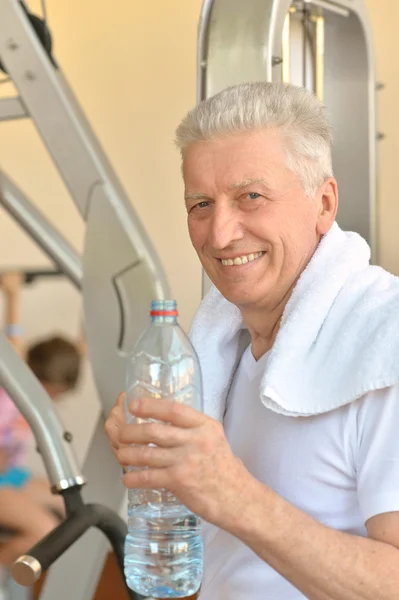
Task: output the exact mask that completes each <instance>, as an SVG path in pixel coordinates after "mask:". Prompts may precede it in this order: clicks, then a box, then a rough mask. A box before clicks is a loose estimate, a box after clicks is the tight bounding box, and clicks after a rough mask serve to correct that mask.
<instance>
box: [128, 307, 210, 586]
mask: <svg viewBox="0 0 399 600" xmlns="http://www.w3.org/2000/svg"><path fill="white" fill-rule="evenodd" d="M150 315H151V324H150V326H149V327H148V329H147V330H146V331H145V332H144V334H143V335H142V336H141V338H140V339H139V341H138V342H137V344H136V346H135V348H134V350H133V352H132V354H131V356H130V357H129V359H128V366H127V393H126V418H127V420H128V422H130V423H134V422H136V423H143V422H146V421H147V420H146V419H136V418H135V417H133V416H132V414H131V413H129V412H128V410H127V407H128V405H129V403H130V402H131V401H132V400H133V399H135V398H143V397H147V398H148V397H153V398H162V399H163V400H164V401H165V402H168V401H171V402H173V401H174V402H180V403H181V404H186V405H188V406H191V407H193V408H195V409H196V410H200V411H202V410H203V402H202V379H201V370H200V366H199V362H198V358H197V355H196V353H195V350H194V348H193V347H192V345H191V343H190V341H189V339H188V337H187V336H186V334H185V333H184V331H183V330H182V329H181V327H180V326H179V324H178V322H177V310H176V302H175V301H174V300H164V301H154V302H152V305H151V313H150ZM147 422H148V421H147ZM202 565H203V544H202V537H201V521H200V519H199V517H197V516H196V515H194V514H193V513H192V512H191V511H190V510H189V509H187V508H186V507H185V506H183V505H182V504H181V503H180V502H179V500H178V499H177V498H176V497H175V496H174V495H173V494H172V493H171V492H169V491H167V490H163V489H160V490H129V491H128V535H127V537H126V543H125V577H126V581H127V584H128V586H129V588H130V589H132V590H134V591H135V592H137V593H138V594H141V595H143V596H154V597H155V598H184V597H185V596H191V595H192V594H195V593H196V592H197V591H198V589H199V587H200V585H201V581H202Z"/></svg>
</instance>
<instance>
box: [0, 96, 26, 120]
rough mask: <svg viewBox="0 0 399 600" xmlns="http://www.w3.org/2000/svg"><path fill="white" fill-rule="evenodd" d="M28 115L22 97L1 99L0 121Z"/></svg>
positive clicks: (22, 117)
mask: <svg viewBox="0 0 399 600" xmlns="http://www.w3.org/2000/svg"><path fill="white" fill-rule="evenodd" d="M27 116H28V113H27V112H26V110H25V107H24V105H23V103H22V101H21V98H1V99H0V121H13V120H14V119H24V118H26V117H27Z"/></svg>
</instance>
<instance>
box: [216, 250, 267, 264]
mask: <svg viewBox="0 0 399 600" xmlns="http://www.w3.org/2000/svg"><path fill="white" fill-rule="evenodd" d="M264 254H265V252H262V251H261V252H251V254H243V255H242V256H236V258H219V260H220V262H221V263H222V265H223V266H224V267H235V266H240V265H246V264H247V263H250V262H253V261H255V260H257V259H258V258H260V257H261V256H263V255H264Z"/></svg>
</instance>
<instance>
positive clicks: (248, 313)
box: [240, 285, 294, 360]
mask: <svg viewBox="0 0 399 600" xmlns="http://www.w3.org/2000/svg"><path fill="white" fill-rule="evenodd" d="M293 288H294V285H293V286H292V287H290V288H289V290H288V291H287V293H286V294H284V296H283V297H282V298H280V299H279V300H278V301H277V302H274V303H273V304H269V305H265V306H262V307H242V308H241V309H240V310H241V315H242V318H243V321H244V324H245V326H246V327H247V329H248V331H249V333H250V335H251V350H252V354H253V356H254V358H255V360H259V359H260V358H261V356H263V355H264V354H265V353H266V352H268V351H269V350H270V348H271V347H272V346H273V344H274V341H275V339H276V336H277V334H278V331H279V329H280V322H281V317H282V316H283V312H284V309H285V307H286V304H287V302H288V300H289V298H290V296H291V293H292V290H293Z"/></svg>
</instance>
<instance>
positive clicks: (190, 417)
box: [129, 398, 206, 428]
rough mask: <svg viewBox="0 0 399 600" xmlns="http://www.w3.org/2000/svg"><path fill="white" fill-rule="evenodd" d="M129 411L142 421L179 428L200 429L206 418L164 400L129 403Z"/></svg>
mask: <svg viewBox="0 0 399 600" xmlns="http://www.w3.org/2000/svg"><path fill="white" fill-rule="evenodd" d="M129 411H130V412H131V413H132V414H133V415H135V416H136V417H140V418H141V419H158V420H159V421H166V422H168V423H172V424H173V425H176V426H177V427H187V428H190V427H199V426H200V425H202V424H203V423H204V422H205V420H206V416H205V415H204V414H203V413H200V412H199V411H197V410H195V409H194V408H191V406H186V405H185V404H180V403H178V402H171V401H169V400H165V399H162V398H140V399H135V400H132V401H131V402H130V403H129Z"/></svg>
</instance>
